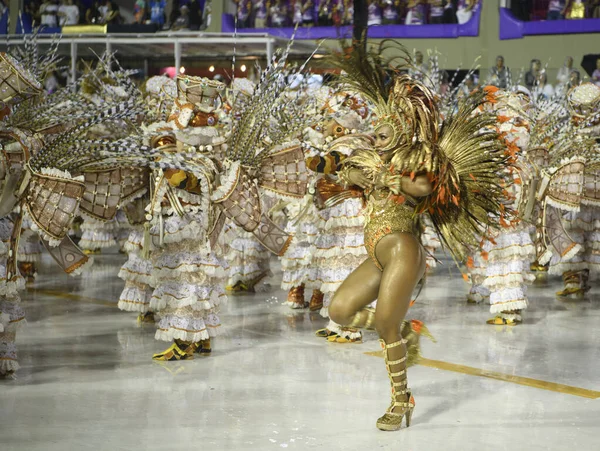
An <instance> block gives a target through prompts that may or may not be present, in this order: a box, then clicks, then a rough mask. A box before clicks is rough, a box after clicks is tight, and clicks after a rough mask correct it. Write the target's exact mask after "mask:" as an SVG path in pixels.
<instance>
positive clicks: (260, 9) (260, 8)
mask: <svg viewBox="0 0 600 451" xmlns="http://www.w3.org/2000/svg"><path fill="white" fill-rule="evenodd" d="M308 3H312V2H308ZM252 15H253V18H254V20H253V22H254V27H256V28H266V27H267V16H268V14H267V0H253V2H252ZM303 20H306V18H304V19H303ZM313 24H314V23H313Z"/></svg>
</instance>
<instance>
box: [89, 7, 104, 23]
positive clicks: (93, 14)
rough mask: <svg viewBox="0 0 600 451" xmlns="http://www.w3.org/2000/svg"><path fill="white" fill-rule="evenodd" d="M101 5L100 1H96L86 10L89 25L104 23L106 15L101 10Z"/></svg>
mask: <svg viewBox="0 0 600 451" xmlns="http://www.w3.org/2000/svg"><path fill="white" fill-rule="evenodd" d="M100 6H102V5H101V4H100V2H99V1H95V2H94V3H92V5H91V6H90V7H89V8H88V10H87V11H86V12H85V22H86V23H87V24H88V25H100V24H103V23H104V15H103V14H102V11H100Z"/></svg>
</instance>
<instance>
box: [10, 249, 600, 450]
mask: <svg viewBox="0 0 600 451" xmlns="http://www.w3.org/2000/svg"><path fill="white" fill-rule="evenodd" d="M96 260H97V265H96V267H95V269H94V270H93V271H92V272H91V273H89V274H87V275H85V276H84V277H80V278H70V277H68V276H65V275H63V274H61V273H60V272H59V270H58V269H57V268H56V266H53V265H52V264H51V262H49V261H45V262H44V265H43V267H42V269H41V271H40V272H41V274H40V277H39V278H38V281H37V282H36V283H35V285H34V286H33V287H31V288H30V289H29V290H28V292H27V293H25V294H24V295H23V307H24V309H25V311H26V313H27V319H28V325H27V326H26V327H25V328H23V329H22V330H21V331H20V332H19V335H18V339H17V341H18V345H19V355H20V362H21V366H22V368H21V370H20V371H19V372H18V373H17V379H16V380H3V381H0V450H2V451H14V450H19V451H21V450H22V451H38V450H39V451H55V450H56V451H79V450H93V451H99V450H109V451H117V450H126V451H132V450H160V451H172V450H201V451H212V450H261V451H263V450H264V451H268V450H280V449H286V450H290V451H291V450H328V451H342V450H343V451H353V450H366V451H371V450H380V449H381V450H397V451H415V450H423V451H436V450H444V451H454V450H457V451H470V450H473V451H488V450H511V451H521V450H523V451H535V450H561V451H562V450H577V451H587V450H590V451H592V450H598V449H600V438H599V435H598V432H599V431H600V399H598V397H600V376H599V374H600V284H596V285H595V286H594V288H593V290H592V292H591V293H589V294H588V296H587V297H586V298H585V299H584V300H580V301H570V302H564V301H559V300H556V299H555V297H554V294H553V293H554V292H555V291H556V290H557V289H559V287H560V281H559V280H558V279H550V280H539V281H538V282H537V283H536V284H535V285H534V286H532V287H531V288H530V290H529V296H530V302H531V307H530V309H529V310H528V311H526V312H525V322H524V324H523V325H520V326H517V327H513V328H511V327H497V326H489V325H486V324H485V320H486V319H487V318H488V306H487V305H469V304H467V303H466V301H465V295H466V293H467V291H468V287H467V285H466V283H465V282H464V281H463V280H462V279H461V278H460V275H458V273H457V271H456V270H455V269H454V268H452V266H451V264H450V263H447V264H445V265H444V266H443V267H441V268H438V269H437V270H436V271H435V272H434V273H433V274H431V275H430V277H429V278H428V281H427V286H426V288H425V289H424V290H423V292H422V294H421V297H420V299H419V301H418V303H417V304H416V305H415V306H414V307H413V308H412V309H411V311H410V312H409V313H410V314H409V316H410V317H412V318H418V319H421V320H423V321H424V322H425V323H426V324H427V325H428V326H429V328H430V330H431V331H432V333H433V334H434V335H435V336H436V338H437V339H438V342H437V343H436V344H434V343H431V342H427V341H426V342H425V343H424V345H423V348H424V349H423V353H424V356H425V357H426V360H424V361H423V364H422V365H419V366H416V367H413V368H411V369H410V370H409V382H410V386H411V387H412V390H413V393H414V396H415V398H416V403H417V406H416V409H415V414H414V416H413V424H412V426H411V427H410V428H409V429H403V430H401V431H398V432H387V433H384V432H380V431H378V430H377V429H376V428H375V420H376V419H377V417H378V416H379V415H381V414H382V413H383V412H384V410H385V408H386V407H387V405H388V403H389V385H388V379H387V375H386V371H385V367H384V364H383V360H382V359H381V358H379V357H376V356H372V355H368V354H366V353H367V352H372V351H376V350H378V349H379V347H378V342H377V340H376V337H375V336H374V335H373V334H371V333H368V334H367V335H366V336H365V342H364V343H363V344H352V345H342V344H333V343H327V342H326V341H325V340H323V339H320V338H317V337H316V336H315V335H314V331H315V330H317V329H318V328H321V327H324V326H325V324H326V321H325V320H324V319H323V318H321V317H320V316H319V315H318V314H316V313H309V312H308V311H292V310H290V309H289V308H287V307H285V306H283V305H281V303H282V302H283V301H284V300H285V294H284V293H283V292H281V291H280V290H278V289H273V290H272V291H271V292H268V293H266V294H265V293H263V294H254V295H242V296H232V297H230V300H229V303H228V304H227V305H226V306H225V307H224V311H223V312H222V317H221V319H222V322H223V326H222V328H221V336H220V337H219V338H218V339H215V340H214V342H213V349H214V351H213V355H212V356H211V357H208V358H197V359H196V360H193V361H186V362H174V363H164V364H158V363H156V362H153V361H152V360H151V356H152V354H153V353H155V352H158V351H161V350H163V349H165V348H166V347H167V346H168V344H166V343H162V342H157V341H155V340H154V329H153V326H151V325H145V326H143V327H140V326H138V325H137V324H136V315H135V314H131V313H124V312H120V311H119V310H118V309H117V307H116V302H117V299H118V297H119V293H120V291H121V289H122V287H123V282H122V281H121V280H120V279H118V278H117V272H118V268H119V266H120V264H121V263H122V262H123V261H124V257H123V256H121V255H116V254H113V255H103V256H99V257H96Z"/></svg>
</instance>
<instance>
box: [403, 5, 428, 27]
mask: <svg viewBox="0 0 600 451" xmlns="http://www.w3.org/2000/svg"><path fill="white" fill-rule="evenodd" d="M424 2H425V0H408V4H407V13H406V20H405V21H404V24H405V25H424V24H426V23H427V16H426V14H425V12H426V8H425V6H426V5H425V3H424Z"/></svg>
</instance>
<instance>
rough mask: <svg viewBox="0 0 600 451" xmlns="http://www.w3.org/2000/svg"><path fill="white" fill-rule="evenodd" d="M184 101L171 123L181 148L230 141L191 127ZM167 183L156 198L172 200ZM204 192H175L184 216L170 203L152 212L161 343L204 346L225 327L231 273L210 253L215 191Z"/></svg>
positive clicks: (208, 129)
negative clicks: (224, 310) (223, 308)
mask: <svg viewBox="0 0 600 451" xmlns="http://www.w3.org/2000/svg"><path fill="white" fill-rule="evenodd" d="M180 100H181V101H180V102H177V101H176V104H175V106H174V108H173V110H172V112H171V117H170V120H169V122H168V123H167V124H166V127H169V128H171V129H172V130H173V131H174V132H175V134H176V136H177V141H178V143H186V144H190V145H194V146H211V145H213V144H217V143H218V144H222V143H223V142H224V140H223V139H222V138H220V137H219V130H218V129H217V128H216V127H212V126H207V127H204V126H202V127H191V126H189V127H188V125H189V123H190V121H191V119H192V118H193V110H192V109H191V107H188V106H187V105H189V104H188V103H187V101H186V100H185V98H184V97H182V98H181V99H180ZM182 105H183V106H182ZM215 125H216V124H215ZM161 128H163V129H164V128H165V124H164V123H162V124H161V123H157V124H153V126H152V127H148V129H149V130H150V131H152V130H157V129H161ZM203 148H204V147H203ZM207 150H208V151H211V150H212V147H210V148H208V149H207ZM167 184H168V182H167V180H166V179H165V178H163V179H162V182H161V183H160V184H159V186H157V188H156V190H157V192H156V194H155V199H160V200H166V197H165V195H166V192H167V189H168V186H167ZM200 188H201V192H202V193H203V194H202V195H196V194H192V193H189V192H187V191H185V190H183V189H173V191H174V193H175V195H176V196H177V198H178V199H179V201H180V202H181V205H182V207H183V210H184V215H183V216H179V215H178V214H177V213H176V211H175V210H174V209H173V208H172V206H170V205H168V204H166V203H164V201H163V202H162V205H161V202H157V203H156V205H154V211H153V212H152V213H153V220H152V228H151V229H150V235H151V237H152V251H151V256H150V260H151V262H152V265H153V269H152V284H153V286H154V290H153V292H152V296H151V299H150V306H149V307H150V309H151V310H152V311H153V312H155V314H156V315H157V317H158V322H157V331H156V335H155V338H156V339H157V340H163V341H174V340H176V339H178V340H182V341H185V342H192V343H198V342H200V341H203V340H207V339H209V338H211V337H214V336H216V335H217V333H218V329H219V327H220V325H221V322H220V319H219V316H218V313H219V307H220V305H221V303H223V302H224V301H226V299H227V297H226V295H225V288H224V287H225V282H226V279H227V269H228V268H227V264H226V263H225V262H224V261H223V260H221V259H219V258H218V257H217V255H216V253H215V250H214V249H211V248H210V245H209V242H208V237H207V236H206V232H207V230H208V215H209V208H210V204H209V201H208V199H207V196H206V194H207V193H208V192H209V190H208V186H202V185H201V186H200Z"/></svg>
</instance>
